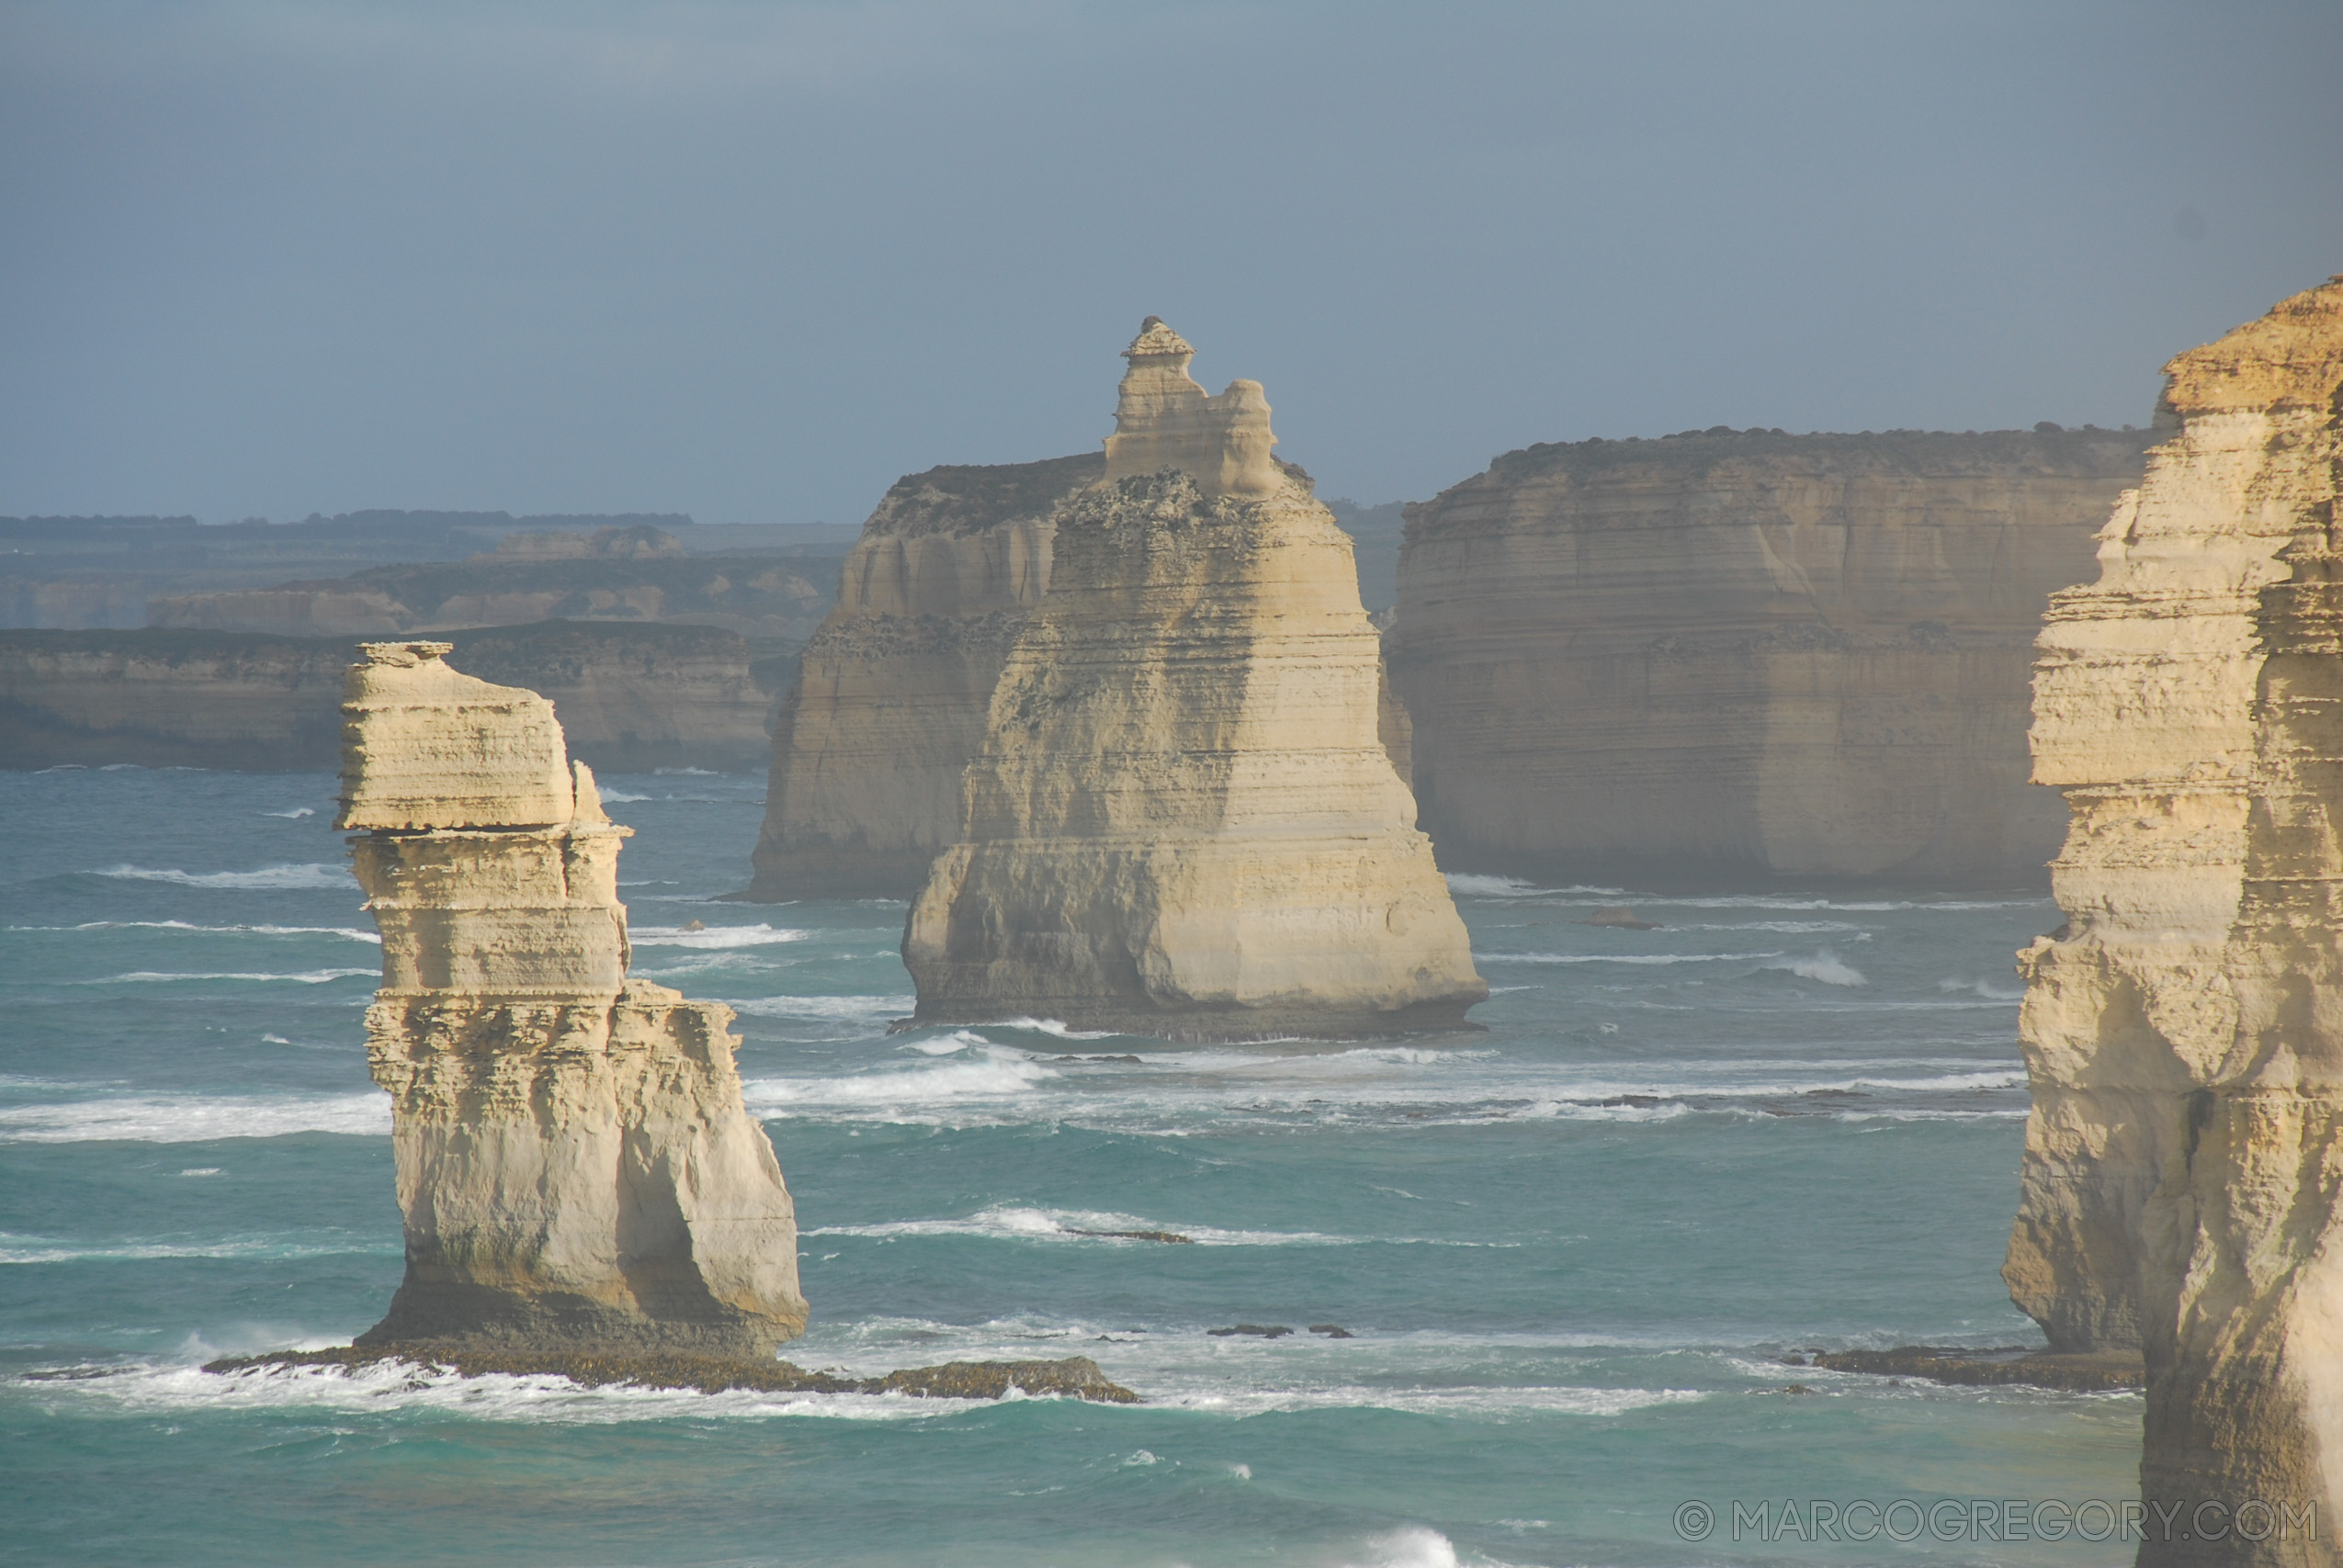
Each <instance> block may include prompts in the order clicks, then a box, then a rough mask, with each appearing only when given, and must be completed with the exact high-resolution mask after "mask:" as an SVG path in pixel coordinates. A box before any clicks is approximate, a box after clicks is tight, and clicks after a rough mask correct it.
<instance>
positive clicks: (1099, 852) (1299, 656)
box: [903, 317, 1488, 1039]
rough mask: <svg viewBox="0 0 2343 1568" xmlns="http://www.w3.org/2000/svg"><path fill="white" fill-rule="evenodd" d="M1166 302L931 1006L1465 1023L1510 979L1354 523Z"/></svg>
mask: <svg viewBox="0 0 2343 1568" xmlns="http://www.w3.org/2000/svg"><path fill="white" fill-rule="evenodd" d="M1193 354H1194V350H1193V349H1191V348H1190V347H1189V346H1188V344H1186V343H1185V342H1183V340H1182V339H1181V338H1180V336H1179V334H1178V333H1174V332H1173V331H1171V328H1169V327H1168V326H1165V325H1164V324H1163V323H1162V322H1161V321H1158V320H1156V319H1155V318H1152V317H1150V318H1149V320H1148V321H1147V323H1146V324H1145V326H1144V328H1143V329H1142V331H1141V333H1140V335H1139V337H1138V340H1137V341H1136V342H1134V343H1133V344H1131V346H1130V348H1129V349H1128V350H1126V358H1127V359H1128V360H1129V362H1130V366H1129V369H1128V370H1127V372H1126V374H1125V376H1124V378H1123V383H1122V396H1121V400H1120V405H1119V407H1118V408H1117V411H1116V416H1115V434H1113V435H1112V436H1110V437H1108V438H1107V442H1106V477H1105V478H1104V479H1103V480H1102V481H1100V482H1099V483H1097V484H1095V485H1093V486H1091V487H1089V488H1087V489H1085V490H1083V491H1080V492H1079V493H1077V494H1076V495H1074V496H1073V497H1072V498H1071V499H1070V500H1069V501H1067V502H1065V503H1063V504H1062V505H1060V506H1059V507H1058V509H1057V512H1056V514H1055V519H1054V525H1055V528H1054V544H1053V550H1052V554H1053V558H1052V564H1051V570H1050V580H1049V586H1048V591H1047V593H1046V594H1044V596H1043V597H1042V600H1041V602H1040V604H1038V605H1037V606H1036V608H1035V609H1034V611H1033V613H1032V615H1030V616H1029V617H1028V618H1027V619H1026V621H1025V623H1024V626H1023V628H1022V629H1021V630H1020V632H1019V633H1018V636H1017V638H1016V641H1015V643H1014V645H1013V647H1012V648H1011V649H1010V651H1009V654H1008V657H1007V660H1006V661H1005V664H1004V667H1003V669H1002V674H1001V678H1000V682H999V683H998V685H997V686H996V687H995V688H994V690H993V693H992V699H991V705H990V712H989V714H988V716H987V719H986V726H985V732H984V739H983V742H982V745H981V747H980V748H979V750H978V752H977V754H976V756H975V758H974V759H973V760H972V761H970V762H969V764H968V770H967V774H966V777H965V779H964V781H963V795H962V811H961V818H960V831H959V833H958V836H957V841H956V842H955V843H954V844H952V846H951V847H950V848H948V849H946V850H945V852H944V853H943V854H941V855H940V856H938V857H937V858H936V861H935V863H934V868H933V869H932V871H931V872H930V874H929V875H928V878H927V882H926V886H924V887H923V888H922V891H921V893H920V895H919V897H918V898H917V899H916V900H915V901H914V902H913V904H912V906H911V918H910V920H909V922H908V924H907V926H906V929H905V932H904V938H903V959H904V962H905V964H908V965H909V966H910V968H911V975H912V977H913V979H914V980H915V981H916V982H917V984H918V987H919V1004H918V1010H917V1014H916V1016H917V1018H918V1019H919V1021H922V1022H926V1021H956V1022H969V1021H987V1020H1002V1019H1010V1018H1015V1017H1019V1016H1034V1017H1045V1018H1054V1019H1058V1020H1062V1021H1066V1022H1068V1023H1071V1024H1074V1025H1076V1026H1078V1027H1082V1028H1104V1029H1117V1030H1127V1031H1129V1032H1135V1033H1144V1034H1153V1035H1157V1036H1160V1037H1169V1038H1187V1039H1232V1038H1248V1037H1260V1036H1262V1035H1273V1034H1283V1033H1304V1034H1319V1035H1335V1036H1352V1035H1360V1034H1373V1033H1383V1032H1395V1031H1405V1030H1415V1029H1429V1028H1440V1027H1449V1026H1454V1025H1455V1024H1457V1023H1459V1022H1460V1021H1462V1019H1463V1017H1464V1013H1465V1010H1466V1008H1467V1007H1469V1006H1471V1005H1472V1004H1473V1003H1474V1002H1477V1001H1479V1000H1480V999H1482V998H1484V997H1486V996H1487V995H1488V987H1487V986H1486V985H1484V984H1483V983H1482V981H1481V979H1480V977H1479V976H1478V975H1477V974H1476V973H1475V972H1474V969H1473V964H1472V956H1471V953H1470V951H1469V947H1468V943H1467V941H1466V934H1465V928H1464V924H1463V922H1462V921H1461V920H1459V919H1457V916H1456V911H1455V908H1454V904H1453V903H1452V902H1451V901H1450V899H1449V897H1448V889H1447V886H1446V884H1445V883H1444V882H1443V880H1442V878H1441V876H1440V873H1439V871H1438V869H1437V868H1436V867H1435V866H1434V864H1433V862H1432V844H1431V840H1428V839H1426V838H1425V837H1424V835H1423V834H1421V833H1420V832H1418V831H1417V830H1416V828H1415V801H1414V798H1413V796H1412V795H1410V794H1409V790H1408V787H1407V785H1406V784H1404V783H1403V782H1402V781H1401V779H1400V778H1399V775H1398V773H1397V771H1396V770H1395V769H1394V768H1393V766H1392V763H1391V760H1390V757H1389V756H1388V755H1387V752H1386V750H1385V747H1384V743H1383V739H1382V738H1381V736H1380V734H1379V732H1378V712H1379V707H1380V703H1379V694H1380V686H1381V679H1380V663H1379V659H1378V649H1377V636H1376V632H1375V626H1373V624H1372V623H1370V622H1369V621H1368V619H1367V617H1366V615H1365V613H1364V611H1363V610H1362V609H1361V607H1360V604H1359V595H1358V578H1357V573H1356V570H1355V567H1354V566H1353V559H1352V554H1351V541H1350V539H1349V537H1348V536H1346V535H1344V534H1343V533H1342V531H1341V528H1340V527H1339V526H1337V525H1336V524H1335V521H1334V517H1333V514H1332V513H1330V512H1329V511H1328V510H1327V509H1326V508H1325V507H1324V506H1323V505H1321V504H1319V502H1318V501H1317V500H1316V499H1315V498H1314V497H1313V496H1312V495H1311V493H1310V491H1309V487H1308V482H1307V479H1304V478H1302V477H1300V476H1299V475H1298V474H1297V473H1296V472H1294V471H1290V470H1287V469H1285V468H1282V467H1281V466H1280V465H1279V464H1278V463H1277V462H1276V460H1275V459H1274V458H1273V457H1272V456H1271V454H1270V448H1271V446H1272V445H1273V441H1274V439H1275V438H1274V437H1273V435H1272V434H1271V433H1270V425H1269V415H1270V410H1269V404H1268V401H1267V400H1266V399H1265V398H1264V397H1263V396H1262V389H1261V388H1260V386H1259V385H1258V384H1257V383H1255V382H1251V381H1238V382H1236V383H1234V384H1232V385H1231V386H1230V387H1229V388H1228V390H1227V391H1225V392H1223V393H1221V394H1220V395H1219V396H1217V397H1208V396H1206V395H1205V391H1204V389H1203V388H1201V387H1199V386H1198V385H1196V383H1195V382H1194V380H1193V379H1191V378H1189V376H1188V370H1187V367H1188V363H1189V360H1190V357H1191V356H1192V355H1193Z"/></svg>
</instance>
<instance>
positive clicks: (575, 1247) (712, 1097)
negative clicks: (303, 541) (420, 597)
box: [339, 643, 806, 1357]
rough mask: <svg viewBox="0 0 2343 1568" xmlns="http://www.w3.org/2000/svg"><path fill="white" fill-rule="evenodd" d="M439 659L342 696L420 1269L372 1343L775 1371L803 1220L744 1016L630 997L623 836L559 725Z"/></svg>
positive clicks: (372, 1040) (794, 1304)
mask: <svg viewBox="0 0 2343 1568" xmlns="http://www.w3.org/2000/svg"><path fill="white" fill-rule="evenodd" d="M447 651H448V645H447V644H445V643H375V644H368V645H367V646H366V647H365V648H363V649H361V658H360V661H359V662H358V663H357V665H355V666H353V667H352V668H351V670H350V672H349V677H348V683H347V686H346V689H345V705H344V709H343V712H344V716H345V730H344V741H343V768H342V792H343V801H342V813H341V818H340V821H339V826H342V827H344V828H348V829H357V830H359V831H360V832H361V833H362V834H363V836H362V837H359V838H357V839H356V840H353V844H352V858H353V861H354V863H355V866H356V869H357V875H358V881H359V883H360V885H361V886H363V887H364V888H365V890H366V894H367V900H368V908H369V909H370V910H371V911H372V912H373V914H374V917H375V921H376V924H377V925H378V926H379V929H380V931H381V933H382V987H381V989H380V990H379V991H378V992H377V993H376V995H375V1000H374V1004H373V1006H372V1007H371V1008H369V1009H368V1012H367V1049H368V1062H369V1064H370V1066H372V1069H373V1072H374V1077H375V1081H376V1082H378V1083H379V1084H381V1085H382V1086H383V1087H384V1088H385V1089H389V1090H390V1096H391V1108H392V1142H393V1146H394V1150H395V1154H396V1159H397V1168H398V1185H399V1204H400V1208H401V1210H402V1213H404V1215H405V1228H406V1252H407V1272H406V1278H405V1280H404V1281H403V1282H402V1284H401V1285H400V1287H399V1291H398V1293H397V1295H396V1296H395V1297H394V1298H393V1299H392V1302H391V1304H390V1314H389V1315H388V1316H386V1317H385V1318H384V1319H383V1320H382V1322H381V1323H379V1324H378V1325H376V1326H375V1327H374V1328H373V1329H371V1330H369V1331H368V1333H367V1334H366V1335H364V1336H362V1337H361V1338H360V1341H359V1342H360V1343H361V1344H369V1345H386V1344H392V1345H395V1344H408V1343H431V1344H444V1345H450V1346H466V1347H475V1348H591V1349H598V1350H609V1351H624V1352H628V1353H639V1352H654V1351H672V1350H682V1351H690V1352H693V1353H696V1354H703V1355H716V1356H739V1357H754V1356H760V1355H765V1354H769V1353H770V1352H771V1350H772V1348H773V1347H774V1346H775V1345H776V1344H777V1343H779V1342H780V1341H781V1340H783V1339H787V1338H789V1337H793V1336H795V1335H796V1334H798V1332H799V1331H800V1330H802V1328H803V1327H804V1325H805V1315H806V1308H805V1303H804V1302H803V1301H802V1300H801V1299H800V1298H799V1296H798V1251H797V1222H796V1217H795V1213H794V1211H793V1209H792V1207H791V1204H790V1200H789V1193H788V1189H787V1187H786V1186H785V1185H784V1183H783V1181H782V1178H781V1170H780V1167H779V1165H778V1163H777V1162H776V1161H775V1158H774V1154H773V1146H772V1145H771V1144H770V1143H769V1142H768V1141H767V1140H766V1138H765V1135H764V1130H763V1129H762V1128H760V1127H759V1126H758V1125H757V1124H756V1123H755V1122H753V1121H752V1120H751V1119H750V1118H749V1116H748V1114H747V1112H746V1111H744V1110H743V1109H742V1106H741V1084H740V1077H739V1074H738V1072H737V1071H736V1069H735V1068H734V1066H733V1060H732V1054H733V1051H734V1048H735V1047H736V1045H737V1044H738V1042H737V1041H736V1040H735V1039H734V1038H733V1037H732V1035H731V1034H730V1032H729V1030H728V1028H727V1025H728V1023H729V1022H730V1018H731V1013H730V1010H728V1009H726V1008H724V1007H723V1006H721V1005H719V1004H717V1003H713V1002H693V1001H686V1000H685V999H684V998H683V997H681V996H680V995H678V994H677V993H675V992H673V991H671V990H668V989H667V988H665V987H661V986H655V985H651V984H650V983H648V982H646V981H641V980H630V979H628V977H627V964H628V942H627V912H626V908H625V907H624V906H623V905H622V904H620V903H619V901H618V897H617V863H618V851H619V847H620V844H621V842H622V841H623V840H624V839H625V838H626V836H627V833H628V829H624V828H620V827H617V826H615V825H614V824H612V823H611V821H610V820H609V818H607V817H606V816H605V815H604V813H603V810H602V805H601V800H600V797H599V795H597V794H596V792H595V790H594V778H593V775H592V774H591V773H588V772H587V770H586V768H585V766H584V764H583V763H574V764H573V763H572V762H571V761H569V760H568V758H567V756H566V755H565V753H564V750H563V745H562V738H561V730H560V726H559V725H558V724H556V723H555V722H554V717H553V709H552V705H550V704H549V703H547V702H546V701H545V700H544V699H543V698H541V697H538V696H537V695H535V694H531V693H528V692H525V691H521V690H518V689H515V688H512V687H504V686H494V685H491V684H489V683H488V682H483V681H478V680H474V679H473V678H471V677H470V676H468V675H464V674H461V673H459V672H458V671H455V670H454V669H452V668H450V667H449V666H448V665H447V663H446V662H445V661H444V659H443V657H442V656H443V655H444V654H446V653H447Z"/></svg>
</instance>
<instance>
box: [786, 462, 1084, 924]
mask: <svg viewBox="0 0 2343 1568" xmlns="http://www.w3.org/2000/svg"><path fill="white" fill-rule="evenodd" d="M1103 472H1104V459H1103V458H1102V457H1098V456H1097V455H1095V454H1092V455H1088V456H1079V457H1058V458H1055V459H1053V460H1051V461H1048V462H1041V463H1019V464H1008V465H1002V466H1001V467H997V468H930V469H929V470H928V471H927V472H925V473H922V474H911V475H907V476H905V477H904V478H902V479H898V480H897V481H896V482H895V485H894V487H893V488H892V489H890V490H889V491H888V492H887V495H886V498H885V499H884V500H882V501H881V502H879V503H878V509H877V511H876V512H874V513H871V516H870V520H869V522H867V523H866V524H865V525H864V526H863V536H862V537H861V539H859V540H858V541H856V543H855V547H854V549H853V551H852V552H851V553H850V554H849V555H848V556H847V558H846V564H845V569H844V570H843V572H842V573H841V575H840V580H839V588H838V604H837V607H836V608H835V609H833V610H832V611H831V613H830V615H829V617H828V618H827V619H826V620H824V621H823V622H822V624H821V629H820V630H818V631H816V632H815V633H814V635H813V637H812V640H811V641H809V643H808V644H807V645H806V649H805V652H804V654H803V656H802V658H801V660H800V661H799V666H798V668H799V675H798V685H797V687H796V688H795V690H794V691H793V692H792V693H791V694H790V695H789V696H788V697H787V699H785V700H784V702H783V703H782V705H781V706H780V707H779V709H777V710H776V712H775V719H774V727H773V781H772V784H771V786H770V788H769V789H768V791H767V793H766V795H765V817H764V831H763V833H762V834H761V835H760V836H759V838H758V840H757V846H756V853H755V860H754V865H755V879H754V882H753V886H751V888H750V890H749V897H752V898H759V899H775V898H795V897H822V896H827V895H836V894H870V895H892V896H898V897H900V896H903V895H907V894H909V893H911V891H912V890H914V889H915V888H917V887H918V886H919V885H920V882H921V880H922V878H923V877H925V876H926V874H927V868H928V863H930V862H931V861H933V860H934V858H935V855H936V853H937V852H938V851H940V850H942V849H943V848H944V846H945V844H947V843H949V842H951V841H952V839H953V837H954V836H955V834H956V831H957V830H958V827H959V818H960V774H961V772H962V770H964V769H965V768H966V767H967V766H968V759H969V758H970V757H971V756H973V755H975V753H976V750H977V747H978V745H979V742H980V741H981V740H982V739H983V735H984V716H985V710H986V705H987V704H988V703H989V702H990V700H991V696H992V688H993V683H994V682H996V681H997V680H998V679H999V678H1000V674H1001V666H1002V660H1004V659H1006V658H1007V656H1008V652H1009V646H1010V644H1011V643H1012V642H1013V641H1014V640H1015V637H1016V635H1017V629H1018V628H1019V627H1020V626H1023V625H1024V618H1025V616H1026V615H1029V614H1030V613H1031V612H1032V610H1033V607H1034V605H1036V604H1038V603H1039V602H1040V600H1041V594H1042V590H1043V589H1044V588H1046V587H1047V585H1048V581H1049V564H1050V538H1051V531H1052V527H1053V525H1052V523H1051V521H1050V513H1051V510H1052V509H1053V508H1054V507H1055V506H1056V505H1057V504H1058V502H1060V501H1062V500H1063V499H1065V497H1067V496H1068V495H1070V494H1071V493H1072V492H1073V491H1077V490H1079V489H1081V487H1082V486H1084V485H1087V484H1090V483H1092V481H1094V480H1096V479H1098V477H1099V476H1100V475H1101V474H1102V473H1103Z"/></svg>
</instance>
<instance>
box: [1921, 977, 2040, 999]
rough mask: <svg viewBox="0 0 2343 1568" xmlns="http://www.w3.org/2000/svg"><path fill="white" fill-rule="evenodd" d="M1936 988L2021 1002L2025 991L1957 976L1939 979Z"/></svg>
mask: <svg viewBox="0 0 2343 1568" xmlns="http://www.w3.org/2000/svg"><path fill="white" fill-rule="evenodd" d="M1936 988H1937V989H1938V990H1940V991H1943V992H1946V993H1948V994H1951V995H1965V996H1973V997H1983V998H1985V999H1986V1000H1987V1001H1991V1002H2021V1001H2023V1000H2025V999H2026V993H2025V992H2024V991H2023V990H2022V989H2014V990H2013V989H2008V988H2005V987H1999V986H1995V985H1992V984H1989V983H1988V982H1986V981H1984V980H1969V979H1963V978H1960V977H1957V976H1956V977H1953V978H1951V979H1944V980H1939V981H1938V982H1937V983H1936Z"/></svg>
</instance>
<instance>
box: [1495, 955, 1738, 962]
mask: <svg viewBox="0 0 2343 1568" xmlns="http://www.w3.org/2000/svg"><path fill="white" fill-rule="evenodd" d="M1781 956H1782V955H1781V954H1780V953H1474V954H1473V962H1474V963H1476V964H1747V963H1749V961H1750V960H1752V959H1758V958H1779V957H1781Z"/></svg>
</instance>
